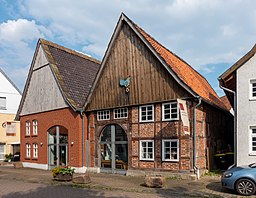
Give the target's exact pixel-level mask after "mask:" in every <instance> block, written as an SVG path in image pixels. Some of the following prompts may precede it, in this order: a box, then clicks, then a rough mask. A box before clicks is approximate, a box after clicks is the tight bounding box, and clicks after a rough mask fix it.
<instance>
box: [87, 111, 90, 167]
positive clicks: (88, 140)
mask: <svg viewBox="0 0 256 198" xmlns="http://www.w3.org/2000/svg"><path fill="white" fill-rule="evenodd" d="M86 117H87V123H88V124H87V127H88V128H87V140H86V167H89V166H90V152H91V151H90V130H91V125H90V114H89V115H88V116H86Z"/></svg>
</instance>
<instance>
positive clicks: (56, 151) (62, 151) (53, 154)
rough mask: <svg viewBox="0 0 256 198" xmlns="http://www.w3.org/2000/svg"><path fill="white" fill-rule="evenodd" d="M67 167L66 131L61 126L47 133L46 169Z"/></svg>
mask: <svg viewBox="0 0 256 198" xmlns="http://www.w3.org/2000/svg"><path fill="white" fill-rule="evenodd" d="M67 165H68V130H67V129H66V128H65V127H62V126H55V127H52V128H51V129H50V130H49V131H48V167H49V169H53V168H54V167H56V166H67Z"/></svg>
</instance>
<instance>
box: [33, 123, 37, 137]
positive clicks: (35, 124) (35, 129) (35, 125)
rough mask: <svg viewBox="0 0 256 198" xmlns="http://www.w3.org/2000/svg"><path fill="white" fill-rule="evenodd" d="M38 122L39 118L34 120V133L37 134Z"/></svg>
mask: <svg viewBox="0 0 256 198" xmlns="http://www.w3.org/2000/svg"><path fill="white" fill-rule="evenodd" d="M37 128H38V122H37V120H33V135H37V132H38V131H37V130H38V129H37Z"/></svg>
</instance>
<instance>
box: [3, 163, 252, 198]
mask: <svg viewBox="0 0 256 198" xmlns="http://www.w3.org/2000/svg"><path fill="white" fill-rule="evenodd" d="M90 178H91V180H92V182H91V183H90V184H84V185H74V184H73V183H72V182H56V181H53V180H52V176H51V172H50V171H43V170H36V169H27V168H20V169H15V168H13V167H3V166H0V197H3V198H12V197H24V198H25V197H26V198H27V197H31V198H32V197H36V198H46V197H55V198H58V197H61V198H65V197H67V198H68V197H76V198H77V197H78V198H79V197H113V198H117V197H127V198H128V197H132V198H135V197H136V198H137V197H139V198H140V197H146V198H153V197H240V196H237V195H236V194H235V192H233V191H229V190H225V189H222V188H221V185H220V178H219V177H217V176H214V177H210V176H205V177H203V178H202V179H200V180H198V181H192V180H179V179H168V180H167V181H166V184H165V187H164V188H162V189H154V188H146V187H144V186H142V184H143V178H142V177H128V176H123V175H113V174H90ZM252 197H255V196H252Z"/></svg>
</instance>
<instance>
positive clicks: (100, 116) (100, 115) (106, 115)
mask: <svg viewBox="0 0 256 198" xmlns="http://www.w3.org/2000/svg"><path fill="white" fill-rule="evenodd" d="M109 119H110V111H109V110H104V111H98V112H97V120H109Z"/></svg>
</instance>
